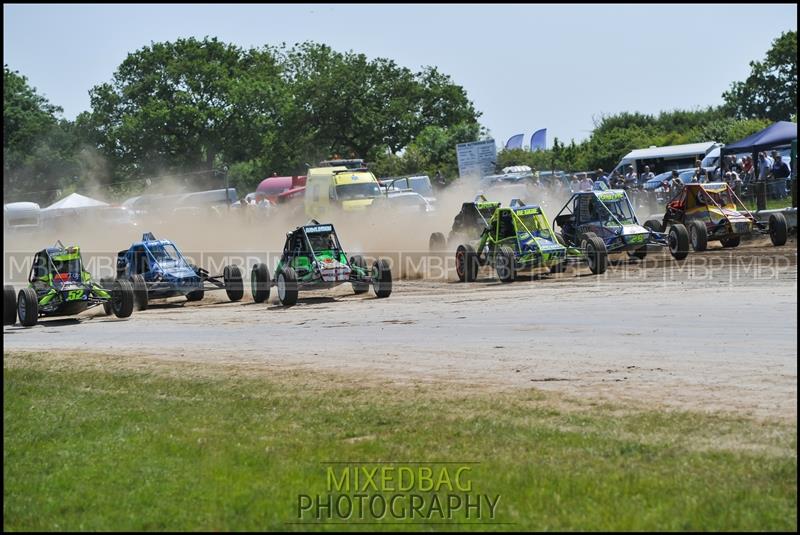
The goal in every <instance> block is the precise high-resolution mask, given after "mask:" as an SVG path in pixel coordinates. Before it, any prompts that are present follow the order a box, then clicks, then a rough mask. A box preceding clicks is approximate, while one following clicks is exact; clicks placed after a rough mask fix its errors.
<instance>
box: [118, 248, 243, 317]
mask: <svg viewBox="0 0 800 535" xmlns="http://www.w3.org/2000/svg"><path fill="white" fill-rule="evenodd" d="M117 279H127V280H130V281H131V283H132V284H133V292H134V296H135V302H136V308H138V309H139V310H144V309H146V308H147V305H148V302H149V300H150V299H166V298H168V297H175V296H178V295H185V296H186V299H187V300H188V301H199V300H201V299H203V296H204V295H205V292H206V291H209V290H225V292H226V293H227V294H228V299H230V300H231V301H239V300H240V299H241V298H242V297H243V296H244V282H243V281H242V272H241V270H240V269H239V267H238V266H235V265H231V266H225V267H224V269H223V274H222V275H210V274H209V272H208V271H206V270H205V269H202V268H200V267H198V266H195V265H194V264H189V263H188V262H187V261H186V259H185V258H184V257H183V255H182V254H181V252H180V251H179V250H178V248H177V247H176V246H175V244H174V243H172V242H171V241H169V240H157V239H156V237H155V236H154V235H153V234H152V233H151V232H147V233H145V234H144V235H143V236H142V241H140V242H135V243H134V244H133V245H131V246H130V248H129V249H126V250H124V251H120V252H119V254H118V255H117Z"/></svg>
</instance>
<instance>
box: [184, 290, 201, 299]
mask: <svg viewBox="0 0 800 535" xmlns="http://www.w3.org/2000/svg"><path fill="white" fill-rule="evenodd" d="M205 296H206V291H205V290H195V291H193V292H189V293H188V294H186V300H187V301H202V300H203V297H205Z"/></svg>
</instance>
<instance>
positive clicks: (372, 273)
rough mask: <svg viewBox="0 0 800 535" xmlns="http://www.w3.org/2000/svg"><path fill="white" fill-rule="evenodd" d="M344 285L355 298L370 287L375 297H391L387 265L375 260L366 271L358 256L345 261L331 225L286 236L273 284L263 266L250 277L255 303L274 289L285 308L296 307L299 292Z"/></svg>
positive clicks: (316, 224)
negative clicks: (346, 284)
mask: <svg viewBox="0 0 800 535" xmlns="http://www.w3.org/2000/svg"><path fill="white" fill-rule="evenodd" d="M346 282H349V283H350V284H352V285H353V291H354V292H355V293H356V294H363V293H365V292H367V291H368V290H369V286H370V284H372V288H373V290H374V291H375V295H376V296H377V297H379V298H384V297H389V295H390V294H391V293H392V272H391V270H390V268H389V262H388V261H386V260H384V259H378V260H376V261H375V262H374V263H373V264H372V270H369V269H368V268H367V263H366V261H365V260H364V258H363V257H361V256H359V255H355V256H352V257H350V259H349V260H348V257H347V253H345V251H344V250H343V249H342V246H341V244H340V243H339V238H338V237H337V235H336V230H335V229H334V228H333V225H331V224H324V225H323V224H320V223H319V222H317V221H316V220H311V222H310V223H309V224H308V225H304V226H301V227H297V228H296V229H295V230H293V231H292V232H289V233H287V234H286V244H285V245H284V247H283V254H282V255H281V259H280V261H279V262H278V266H277V267H276V268H275V279H274V280H271V279H270V275H269V270H268V269H267V265H266V264H256V265H255V266H253V269H252V271H251V273H250V285H251V291H252V293H253V300H254V301H255V302H256V303H262V302H264V301H266V300H267V299H269V294H270V287H271V286H276V287H277V290H278V299H279V300H280V302H281V304H283V305H285V306H291V305H294V304H295V303H297V296H298V292H299V291H300V290H319V289H325V288H333V287H334V286H338V285H340V284H343V283H346Z"/></svg>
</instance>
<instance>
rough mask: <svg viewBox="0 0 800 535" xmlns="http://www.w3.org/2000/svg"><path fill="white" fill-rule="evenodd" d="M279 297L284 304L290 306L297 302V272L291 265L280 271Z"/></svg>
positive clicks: (278, 281) (278, 282)
mask: <svg viewBox="0 0 800 535" xmlns="http://www.w3.org/2000/svg"><path fill="white" fill-rule="evenodd" d="M277 286H278V299H279V300H280V302H281V304H282V305H283V306H287V307H290V306H292V305H294V304H296V303H297V293H298V291H297V290H298V289H297V273H296V272H295V270H294V269H292V268H290V267H284V268H283V269H281V270H280V271H279V272H278V280H277Z"/></svg>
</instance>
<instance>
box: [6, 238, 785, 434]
mask: <svg viewBox="0 0 800 535" xmlns="http://www.w3.org/2000/svg"><path fill="white" fill-rule="evenodd" d="M451 277H454V275H451ZM531 279H534V280H531ZM276 299H277V298H276V295H275V291H274V288H273V292H272V295H271V297H270V300H269V303H268V304H255V303H253V301H252V298H251V296H250V295H249V283H247V282H246V293H245V298H244V299H243V300H242V301H241V302H237V303H231V302H228V301H227V300H226V297H225V295H224V293H223V292H213V293H208V294H207V295H206V299H205V300H204V301H201V302H198V303H186V301H185V299H183V298H173V299H170V300H169V301H167V302H164V301H162V302H157V301H155V302H153V303H152V304H151V307H150V308H149V309H148V310H146V311H142V312H134V315H133V316H132V317H131V318H130V319H129V320H118V319H116V318H113V317H105V316H102V315H101V311H100V310H98V309H93V310H92V311H89V312H87V313H84V314H83V315H81V316H79V317H78V319H52V320H47V319H44V320H42V321H41V322H40V324H39V325H38V326H36V327H34V328H31V329H24V328H21V327H20V326H19V325H16V326H12V327H6V328H4V330H3V342H4V346H5V351H27V350H46V351H53V352H87V353H97V354H103V355H104V357H103V358H104V359H108V360H107V362H108V365H109V366H113V365H115V363H122V362H125V361H131V360H141V361H143V362H144V361H154V360H153V359H155V360H158V361H159V362H161V363H163V362H164V361H167V362H169V361H187V362H214V363H221V362H224V363H238V364H241V365H242V366H243V369H251V370H252V369H256V368H259V369H262V370H267V371H268V370H269V369H276V368H280V369H297V370H301V371H302V372H307V373H309V374H313V373H315V372H317V371H323V372H335V373H338V374H342V375H341V377H343V378H344V380H352V381H354V382H358V381H387V380H388V381H391V382H397V383H415V382H456V383H465V384H467V383H468V384H471V385H479V386H482V387H486V388H489V389H491V388H499V389H507V388H518V387H534V388H539V389H546V390H555V391H559V392H563V393H565V394H567V395H568V396H570V397H574V398H580V399H589V400H597V401H603V400H611V401H615V402H624V403H634V404H646V405H647V406H650V407H670V408H681V409H695V410H702V411H706V410H721V411H726V412H728V411H730V412H735V413H740V414H743V415H751V416H756V417H764V418H770V419H772V418H776V419H781V420H793V421H796V418H797V361H796V357H797V242H796V240H795V239H790V241H789V243H787V244H786V246H785V247H780V248H775V247H772V246H770V244H769V241H768V240H759V241H757V242H748V243H743V244H742V246H740V247H739V248H738V249H735V250H723V249H721V248H718V247H716V246H714V248H713V249H712V250H709V251H707V252H706V253H703V254H696V255H690V257H689V261H687V262H686V263H684V264H677V263H675V262H674V261H673V260H672V259H671V258H670V257H669V256H668V255H666V254H664V253H662V252H659V253H657V254H653V255H650V256H649V257H648V259H647V260H646V261H645V262H644V263H643V264H636V263H627V262H620V263H617V264H612V265H611V266H610V267H609V271H608V272H607V273H606V275H605V276H603V277H594V276H591V275H590V274H589V271H588V270H587V269H582V270H580V271H577V272H576V271H573V270H568V271H567V272H566V273H564V274H560V275H549V274H548V275H543V276H539V277H533V278H532V277H524V276H520V277H519V278H518V280H517V282H515V283H513V284H501V283H499V282H497V280H496V279H495V278H494V272H493V270H490V269H489V268H484V270H482V271H481V275H480V277H479V281H478V282H476V283H474V284H469V285H466V284H461V283H458V282H456V281H455V280H454V278H451V279H449V280H445V279H439V280H432V279H424V278H423V279H417V280H395V283H394V292H393V294H392V295H391V297H390V298H389V299H384V300H379V299H376V298H374V295H373V294H372V292H370V293H369V294H366V297H365V296H355V295H353V294H352V290H351V288H350V286H349V285H343V286H340V287H338V288H336V289H334V290H331V291H322V292H310V293H301V294H300V301H299V303H298V305H296V306H294V307H291V308H283V307H281V306H280V305H278V304H276Z"/></svg>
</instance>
